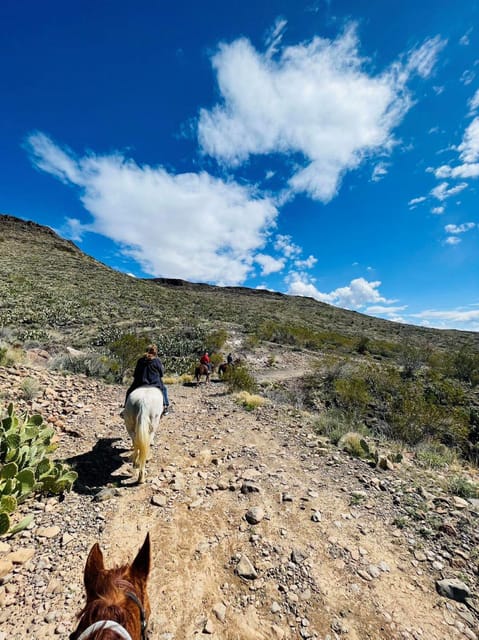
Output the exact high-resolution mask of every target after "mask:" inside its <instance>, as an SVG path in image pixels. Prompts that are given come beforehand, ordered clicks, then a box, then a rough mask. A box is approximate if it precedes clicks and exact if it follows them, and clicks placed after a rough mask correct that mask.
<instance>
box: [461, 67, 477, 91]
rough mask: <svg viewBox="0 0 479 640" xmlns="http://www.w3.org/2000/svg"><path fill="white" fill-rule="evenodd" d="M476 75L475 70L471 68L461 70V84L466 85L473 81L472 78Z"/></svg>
mask: <svg viewBox="0 0 479 640" xmlns="http://www.w3.org/2000/svg"><path fill="white" fill-rule="evenodd" d="M475 77H476V72H475V71H473V70H472V69H466V71H464V72H463V74H462V75H461V78H460V79H461V82H462V84H464V85H465V86H466V87H467V86H468V85H469V84H471V82H473V81H474V78H475Z"/></svg>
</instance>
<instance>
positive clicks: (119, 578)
mask: <svg viewBox="0 0 479 640" xmlns="http://www.w3.org/2000/svg"><path fill="white" fill-rule="evenodd" d="M127 570H128V565H124V566H122V567H118V568H116V569H110V570H108V571H102V572H101V574H100V579H99V581H98V591H99V593H98V594H97V597H96V598H95V599H93V600H90V601H89V602H87V603H86V605H85V607H84V608H83V610H82V611H80V613H79V614H78V618H79V621H80V622H81V624H82V627H84V628H85V629H86V628H87V627H89V626H90V625H92V624H93V623H95V622H97V621H98V620H114V621H115V622H118V624H120V625H121V626H122V627H126V626H127V625H128V624H131V623H132V622H133V625H134V624H135V615H134V613H133V612H136V605H135V604H134V603H133V602H132V601H131V599H130V598H128V596H127V595H126V591H125V588H124V587H125V585H126V586H127V588H128V587H129V588H130V590H131V591H134V592H135V593H137V594H138V595H139V596H141V595H142V594H141V592H140V590H139V589H138V587H137V585H136V584H135V583H134V582H133V581H130V580H131V578H130V576H129V575H128V572H127ZM126 577H128V578H129V580H126V579H125V578H126ZM95 638H98V640H100V639H101V640H117V638H118V634H116V633H115V631H114V630H112V629H104V630H100V631H98V632H97V633H96V635H95Z"/></svg>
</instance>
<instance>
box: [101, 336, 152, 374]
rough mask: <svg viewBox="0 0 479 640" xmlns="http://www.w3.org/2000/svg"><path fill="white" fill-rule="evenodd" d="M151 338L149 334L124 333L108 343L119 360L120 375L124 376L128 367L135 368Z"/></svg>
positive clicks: (111, 351) (115, 357) (110, 349)
mask: <svg viewBox="0 0 479 640" xmlns="http://www.w3.org/2000/svg"><path fill="white" fill-rule="evenodd" d="M149 343H150V340H149V339H148V337H147V336H144V335H136V334H134V333H124V334H123V335H122V336H120V337H119V338H117V339H116V340H114V341H113V342H111V343H110V344H109V345H108V349H109V351H110V353H111V354H112V355H113V357H114V359H115V360H116V361H117V362H118V375H119V378H120V379H121V378H123V376H124V374H125V373H126V371H127V370H128V369H133V367H134V366H135V364H136V362H137V360H138V358H139V357H140V356H141V355H142V354H143V353H145V351H146V349H147V347H148V344H149Z"/></svg>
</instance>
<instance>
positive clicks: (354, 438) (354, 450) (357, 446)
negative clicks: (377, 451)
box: [338, 431, 371, 458]
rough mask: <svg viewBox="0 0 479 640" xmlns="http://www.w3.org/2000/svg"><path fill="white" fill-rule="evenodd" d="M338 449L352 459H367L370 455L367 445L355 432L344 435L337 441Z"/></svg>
mask: <svg viewBox="0 0 479 640" xmlns="http://www.w3.org/2000/svg"><path fill="white" fill-rule="evenodd" d="M338 447H339V448H340V449H342V450H343V451H346V453H349V455H351V456H353V457H354V458H368V457H370V455H371V451H370V449H369V445H368V443H367V442H366V440H365V439H364V437H363V436H362V435H361V434H360V433H357V432H356V431H349V432H348V433H345V434H344V435H343V436H342V437H341V438H340V440H339V441H338Z"/></svg>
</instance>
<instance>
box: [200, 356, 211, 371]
mask: <svg viewBox="0 0 479 640" xmlns="http://www.w3.org/2000/svg"><path fill="white" fill-rule="evenodd" d="M200 364H204V365H205V367H208V371H209V372H210V373H211V360H210V356H209V355H208V352H207V351H205V352H204V354H203V355H202V356H201V358H200Z"/></svg>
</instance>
